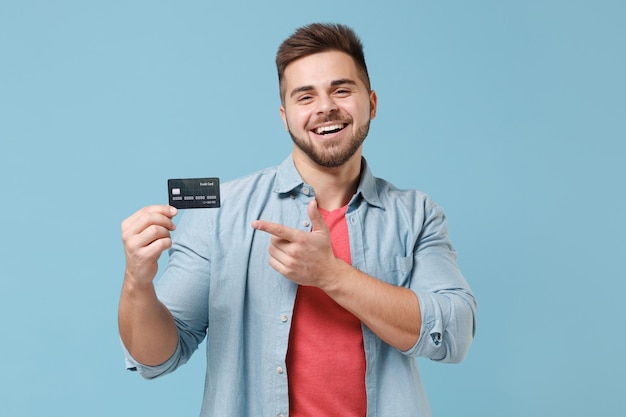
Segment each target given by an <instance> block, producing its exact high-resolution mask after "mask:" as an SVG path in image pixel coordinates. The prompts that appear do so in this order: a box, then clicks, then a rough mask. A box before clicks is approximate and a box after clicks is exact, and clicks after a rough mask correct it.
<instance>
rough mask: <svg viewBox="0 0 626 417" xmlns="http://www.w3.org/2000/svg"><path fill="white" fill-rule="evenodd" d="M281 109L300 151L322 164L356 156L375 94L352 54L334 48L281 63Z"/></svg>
mask: <svg viewBox="0 0 626 417" xmlns="http://www.w3.org/2000/svg"><path fill="white" fill-rule="evenodd" d="M283 84H284V89H283V91H284V92H285V93H284V95H285V96H284V98H283V105H282V106H281V107H280V114H281V117H282V119H283V122H284V123H285V128H286V129H287V131H289V134H290V135H291V138H292V139H293V141H294V143H295V145H296V147H295V148H294V152H299V153H301V154H302V155H303V156H305V157H307V158H308V159H310V160H311V161H312V162H314V163H316V164H317V165H320V166H322V167H326V168H335V167H338V166H341V165H343V164H344V163H346V162H347V161H348V160H350V159H351V158H353V157H358V158H360V157H361V145H362V143H363V141H364V140H365V137H366V136H367V132H368V130H369V123H370V120H371V119H373V118H374V117H375V116H376V93H375V92H374V91H371V92H368V91H367V87H366V86H365V83H363V81H362V80H361V79H360V78H359V76H358V70H357V67H356V65H355V63H354V61H353V59H352V58H351V57H350V56H349V55H347V54H345V53H343V52H339V51H327V52H321V53H317V54H313V55H309V56H307V57H304V58H300V59H298V60H296V61H294V62H292V63H290V64H289V65H287V67H286V68H285V72H284V76H283Z"/></svg>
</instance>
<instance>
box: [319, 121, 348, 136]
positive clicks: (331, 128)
mask: <svg viewBox="0 0 626 417" xmlns="http://www.w3.org/2000/svg"><path fill="white" fill-rule="evenodd" d="M346 126H348V124H347V123H341V124H339V123H338V124H334V125H328V126H322V127H318V128H317V129H313V133H315V134H317V135H330V134H332V133H337V132H339V131H341V130H343V129H345V128H346Z"/></svg>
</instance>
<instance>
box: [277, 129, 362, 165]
mask: <svg viewBox="0 0 626 417" xmlns="http://www.w3.org/2000/svg"><path fill="white" fill-rule="evenodd" d="M327 121H334V120H327ZM369 129H370V121H369V120H368V121H367V123H365V124H363V126H360V127H359V128H358V129H357V130H356V132H354V134H353V135H352V136H351V137H350V138H348V140H347V141H345V143H343V142H344V141H343V140H332V141H326V142H324V143H322V144H320V146H315V144H314V143H312V142H311V141H310V140H309V138H308V137H298V136H296V135H295V134H294V133H293V132H292V131H291V129H288V130H289V135H290V136H291V139H292V140H293V143H294V144H295V145H296V146H297V147H298V148H299V149H300V150H301V151H302V152H304V154H305V155H306V156H308V157H309V159H311V161H313V162H315V163H316V164H317V165H319V166H322V167H324V168H337V167H340V166H342V165H343V164H345V163H346V162H348V161H349V160H350V158H352V157H353V156H354V154H355V153H356V152H357V151H358V150H359V148H360V147H361V145H362V144H363V141H364V140H365V138H366V137H367V134H368V132H369Z"/></svg>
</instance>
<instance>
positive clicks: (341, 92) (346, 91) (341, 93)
mask: <svg viewBox="0 0 626 417" xmlns="http://www.w3.org/2000/svg"><path fill="white" fill-rule="evenodd" d="M350 93H351V91H350V90H349V89H347V88H338V89H337V90H335V94H336V95H338V96H339V97H346V96H348V95H350Z"/></svg>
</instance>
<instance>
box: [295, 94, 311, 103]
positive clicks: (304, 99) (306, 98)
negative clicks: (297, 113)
mask: <svg viewBox="0 0 626 417" xmlns="http://www.w3.org/2000/svg"><path fill="white" fill-rule="evenodd" d="M311 100H313V96H312V95H309V94H305V95H303V96H300V97H298V99H297V101H298V103H306V102H309V101H311Z"/></svg>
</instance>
